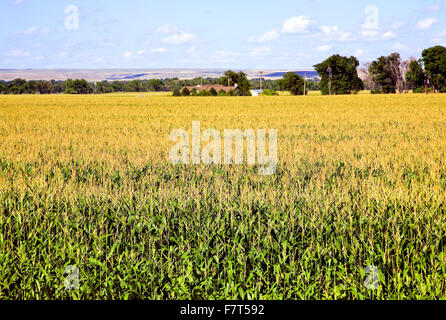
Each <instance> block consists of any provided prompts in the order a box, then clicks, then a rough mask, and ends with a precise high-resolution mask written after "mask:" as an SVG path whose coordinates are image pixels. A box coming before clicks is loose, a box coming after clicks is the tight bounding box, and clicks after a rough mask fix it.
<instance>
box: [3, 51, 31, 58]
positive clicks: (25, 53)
mask: <svg viewBox="0 0 446 320" xmlns="http://www.w3.org/2000/svg"><path fill="white" fill-rule="evenodd" d="M7 55H8V56H10V57H29V56H30V55H31V54H30V53H29V52H28V51H23V50H10V51H8V53H7Z"/></svg>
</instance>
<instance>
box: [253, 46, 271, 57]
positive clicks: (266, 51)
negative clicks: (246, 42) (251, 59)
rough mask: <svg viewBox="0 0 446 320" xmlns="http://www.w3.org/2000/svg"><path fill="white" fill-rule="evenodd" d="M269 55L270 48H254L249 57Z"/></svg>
mask: <svg viewBox="0 0 446 320" xmlns="http://www.w3.org/2000/svg"><path fill="white" fill-rule="evenodd" d="M270 53H271V48H269V47H259V48H254V49H253V50H252V51H251V55H253V56H267V55H269V54H270Z"/></svg>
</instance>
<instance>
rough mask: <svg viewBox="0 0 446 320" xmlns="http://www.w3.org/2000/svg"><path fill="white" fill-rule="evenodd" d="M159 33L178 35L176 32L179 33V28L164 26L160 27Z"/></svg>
mask: <svg viewBox="0 0 446 320" xmlns="http://www.w3.org/2000/svg"><path fill="white" fill-rule="evenodd" d="M158 32H159V33H161V34H169V33H176V32H178V28H177V27H176V26H173V25H171V24H166V25H164V26H161V27H159V28H158Z"/></svg>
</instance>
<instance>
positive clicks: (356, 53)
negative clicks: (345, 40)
mask: <svg viewBox="0 0 446 320" xmlns="http://www.w3.org/2000/svg"><path fill="white" fill-rule="evenodd" d="M353 55H354V56H355V57H362V56H363V55H364V50H362V49H356V50H355V52H354V53H353Z"/></svg>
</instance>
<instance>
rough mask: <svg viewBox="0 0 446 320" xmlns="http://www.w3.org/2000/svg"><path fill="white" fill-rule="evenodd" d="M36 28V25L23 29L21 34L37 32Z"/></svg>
mask: <svg viewBox="0 0 446 320" xmlns="http://www.w3.org/2000/svg"><path fill="white" fill-rule="evenodd" d="M38 30H39V27H36V26H34V27H30V28H28V29H26V30H25V31H23V34H26V35H30V34H33V33H35V32H37V31H38Z"/></svg>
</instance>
